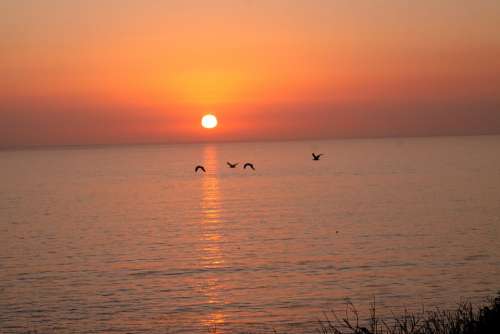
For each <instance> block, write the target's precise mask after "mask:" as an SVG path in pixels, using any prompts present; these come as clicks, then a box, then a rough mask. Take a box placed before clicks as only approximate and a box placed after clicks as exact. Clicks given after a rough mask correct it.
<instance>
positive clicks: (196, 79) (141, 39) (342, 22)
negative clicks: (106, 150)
mask: <svg viewBox="0 0 500 334" xmlns="http://www.w3.org/2000/svg"><path fill="white" fill-rule="evenodd" d="M0 78H1V79H0V146H15V145H46V144H50V145H54V144H56V145H57V144H91V143H129V142H132V143H133V142H183V141H200V140H241V139H278V138H284V139H293V138H325V137H372V136H404V135H409V136H413V135H446V134H480V133H500V2H499V1H498V0H491V1H487V0H475V1H472V0H471V1H461V0H453V1H447V0H439V1H426V0H420V1H403V0H400V1H389V0H387V1H377V0H370V1H368V0H367V1H355V0H349V1H347V0H346V1H343V0H324V1H321V0H316V1H314V0H304V1H301V0H295V1H293V0H287V1H285V0H283V1H278V0H275V1H272V0H271V1H269V0H268V1H264V0H262V1H260V0H246V1H235V0H231V1H229V0H228V1H214V0H211V1H208V0H207V1H201V0H200V1H189V0H182V1H175V0H169V1H158V0H154V1H153V0H140V1H139V0H137V1H131V0H108V1H104V0H86V1H76V0H75V1H67V0H3V1H1V2H0ZM208 112H211V113H214V114H216V115H217V116H218V117H219V122H220V123H219V124H220V126H219V127H218V128H217V129H215V130H205V129H202V128H201V127H200V125H199V120H200V117H201V116H202V115H203V114H205V113H208Z"/></svg>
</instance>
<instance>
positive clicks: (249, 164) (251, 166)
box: [243, 162, 255, 170]
mask: <svg viewBox="0 0 500 334" xmlns="http://www.w3.org/2000/svg"><path fill="white" fill-rule="evenodd" d="M247 167H250V168H252V169H253V170H255V167H254V166H253V164H251V163H249V162H247V163H246V164H245V165H243V169H246V168H247Z"/></svg>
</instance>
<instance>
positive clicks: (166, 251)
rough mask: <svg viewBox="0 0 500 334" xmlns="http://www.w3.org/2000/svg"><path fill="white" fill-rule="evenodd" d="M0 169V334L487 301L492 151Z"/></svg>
mask: <svg viewBox="0 0 500 334" xmlns="http://www.w3.org/2000/svg"><path fill="white" fill-rule="evenodd" d="M313 151H315V152H323V153H325V156H324V157H323V158H322V159H321V160H320V161H312V160H311V152H313ZM228 160H229V161H233V162H236V161H239V162H246V161H251V162H253V163H254V164H255V166H256V171H251V170H243V169H241V168H238V169H229V168H227V167H226V161H228ZM199 163H200V164H203V165H205V167H206V169H207V173H206V174H195V173H194V166H195V165H196V164H199ZM0 171H1V173H0V332H1V333H18V332H20V331H22V330H33V329H36V330H38V331H42V332H43V331H46V330H49V332H50V333H52V332H53V333H135V332H138V333H139V332H147V333H196V332H203V333H206V331H207V328H209V327H212V328H213V326H217V330H218V332H219V333H230V332H231V333H232V332H238V331H247V330H248V331H260V332H266V331H270V330H272V328H276V329H277V330H282V331H288V332H290V333H308V332H313V331H314V330H315V329H316V328H317V325H316V324H317V322H316V321H317V320H318V319H321V318H322V317H323V312H324V311H328V310H331V309H337V310H338V309H343V308H344V305H345V301H346V299H350V300H351V301H353V302H354V303H355V304H356V305H358V306H359V307H360V308H361V309H363V307H365V306H366V307H367V306H368V305H369V303H370V302H372V301H373V298H375V300H376V303H377V304H378V305H379V306H380V311H381V312H394V313H399V312H401V311H402V308H403V307H408V308H414V307H416V308H419V309H420V308H421V307H422V306H425V307H427V308H429V307H433V306H440V307H450V306H453V305H455V303H457V302H458V301H460V299H461V298H462V297H466V298H467V297H471V298H473V301H478V302H479V301H482V300H483V298H484V297H485V296H488V295H492V294H494V293H495V292H496V291H497V290H498V289H500V283H499V282H500V281H499V279H498V278H499V277H500V241H499V240H500V137H498V136H488V137H486V136H485V137H457V138H454V137H453V138H452V137H450V138H420V139H383V140H338V141H303V142H273V143H238V144H210V145H164V146H128V147H127V146H124V147H103V148H96V147H93V148H92V147H89V148H75V149H46V150H42V149H40V150H19V151H2V152H0ZM337 231H338V232H337Z"/></svg>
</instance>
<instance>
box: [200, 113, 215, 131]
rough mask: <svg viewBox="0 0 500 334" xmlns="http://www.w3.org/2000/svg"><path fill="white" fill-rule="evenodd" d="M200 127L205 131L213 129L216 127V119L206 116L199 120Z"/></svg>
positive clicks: (210, 115) (212, 116) (209, 115)
mask: <svg viewBox="0 0 500 334" xmlns="http://www.w3.org/2000/svg"><path fill="white" fill-rule="evenodd" d="M201 126H202V127H204V128H205V129H213V128H215V127H216V126H217V117H215V116H214V115H212V114H207V115H205V116H203V117H202V118H201Z"/></svg>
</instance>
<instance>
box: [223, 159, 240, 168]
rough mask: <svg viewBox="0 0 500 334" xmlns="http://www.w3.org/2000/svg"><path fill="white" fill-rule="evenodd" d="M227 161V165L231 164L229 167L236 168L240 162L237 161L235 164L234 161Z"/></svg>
mask: <svg viewBox="0 0 500 334" xmlns="http://www.w3.org/2000/svg"><path fill="white" fill-rule="evenodd" d="M226 163H227V165H228V166H229V168H236V166H238V162H237V163H235V164H232V163H230V162H229V161H228V162H226Z"/></svg>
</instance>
